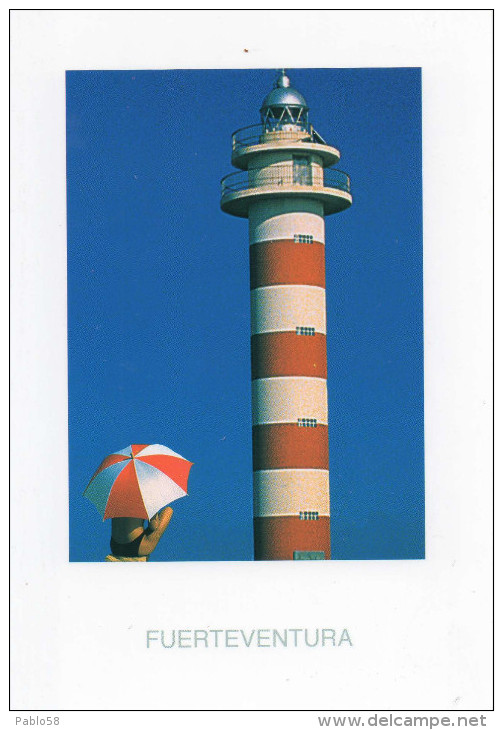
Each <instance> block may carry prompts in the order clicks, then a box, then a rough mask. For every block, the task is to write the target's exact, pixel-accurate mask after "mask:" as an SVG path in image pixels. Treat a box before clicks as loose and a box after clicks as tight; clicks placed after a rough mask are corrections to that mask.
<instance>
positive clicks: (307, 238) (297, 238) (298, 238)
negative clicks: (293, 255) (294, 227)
mask: <svg viewBox="0 0 503 730" xmlns="http://www.w3.org/2000/svg"><path fill="white" fill-rule="evenodd" d="M293 240H294V243H313V236H311V235H310V234H307V233H295V234H294V236H293Z"/></svg>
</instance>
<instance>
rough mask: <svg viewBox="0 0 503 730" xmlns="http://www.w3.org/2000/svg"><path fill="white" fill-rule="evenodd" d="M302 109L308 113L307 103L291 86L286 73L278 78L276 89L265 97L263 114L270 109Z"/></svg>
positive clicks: (282, 73)
mask: <svg viewBox="0 0 503 730" xmlns="http://www.w3.org/2000/svg"><path fill="white" fill-rule="evenodd" d="M287 106H291V107H297V108H299V107H302V108H304V109H305V110H306V111H307V109H308V106H307V102H306V100H305V99H304V97H303V96H302V94H301V93H300V91H297V89H294V88H293V86H290V79H289V78H288V76H287V75H286V73H285V72H284V71H282V72H281V74H280V75H279V76H278V78H277V80H276V83H275V85H274V89H273V90H272V91H270V92H269V93H268V94H267V96H266V97H265V99H264V101H263V103H262V108H261V109H260V111H261V112H265V111H266V110H267V109H268V108H270V107H287Z"/></svg>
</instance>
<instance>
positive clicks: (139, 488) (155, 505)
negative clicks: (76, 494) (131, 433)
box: [84, 444, 192, 520]
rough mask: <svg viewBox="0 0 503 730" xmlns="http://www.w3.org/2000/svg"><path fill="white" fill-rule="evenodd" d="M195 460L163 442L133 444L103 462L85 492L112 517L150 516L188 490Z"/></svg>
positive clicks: (103, 515) (96, 505)
mask: <svg viewBox="0 0 503 730" xmlns="http://www.w3.org/2000/svg"><path fill="white" fill-rule="evenodd" d="M191 466H192V462H190V461H187V459H184V458H183V456H180V454H177V453H176V452H175V451H172V450H171V449H168V447H167V446H162V445H161V444H150V445H148V444H133V445H132V446H128V447H127V448H125V449H122V450H121V451H114V453H113V454H110V455H109V456H107V457H106V458H105V459H104V460H103V461H102V462H101V464H100V466H99V467H98V469H97V470H96V472H95V473H94V474H93V477H92V479H91V481H90V482H89V484H88V485H87V488H86V491H85V492H84V496H85V497H87V498H88V499H90V500H91V502H92V503H93V504H94V505H95V507H96V508H97V509H98V512H99V513H100V514H101V516H102V517H103V519H104V520H107V519H108V518H109V517H142V518H143V519H148V520H150V519H151V518H152V517H153V515H155V514H156V512H158V511H159V510H160V509H161V508H162V507H165V506H166V505H167V504H169V503H170V502H174V500H175V499H179V498H180V497H185V496H186V494H187V480H188V478H189V471H190V468H191Z"/></svg>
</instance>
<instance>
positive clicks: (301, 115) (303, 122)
mask: <svg viewBox="0 0 503 730" xmlns="http://www.w3.org/2000/svg"><path fill="white" fill-rule="evenodd" d="M307 112H308V106H307V103H306V100H305V99H304V97H303V96H302V94H301V93H300V92H299V91H297V89H294V88H293V87H292V86H290V79H289V78H288V76H287V75H286V73H285V70H284V69H282V70H281V73H280V75H279V76H278V78H277V79H276V83H275V84H274V88H273V90H272V91H270V92H269V93H268V94H267V96H266V97H265V99H264V101H263V103H262V107H261V108H260V115H261V117H262V125H263V127H264V130H265V131H266V132H272V131H279V130H283V131H302V130H306V129H307Z"/></svg>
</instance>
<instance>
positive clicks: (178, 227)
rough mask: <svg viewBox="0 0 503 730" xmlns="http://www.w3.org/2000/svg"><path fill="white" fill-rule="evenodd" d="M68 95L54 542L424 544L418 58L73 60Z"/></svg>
mask: <svg viewBox="0 0 503 730" xmlns="http://www.w3.org/2000/svg"><path fill="white" fill-rule="evenodd" d="M66 114H67V205H68V208H67V220H68V356H69V362H68V373H69V470H70V482H69V483H70V494H69V505H70V514H69V527H70V530H69V534H70V546H69V548H70V550H69V554H70V560H71V561H80V562H98V561H108V562H122V561H142V562H146V561H147V560H152V561H159V562H161V561H248V560H320V559H321V560H328V559H331V560H397V559H398V560H404V559H411V560H417V559H422V558H424V557H425V529H424V510H425V505H424V437H423V431H424V418H423V292H422V164H421V70H420V69H418V68H358V69H356V68H346V69H335V68H322V69H319V68H318V69H308V68H302V69H301V68H297V69H284V68H283V69H260V70H252V69H245V70H167V71H149V70H141V71H139V70H136V71H135V70H133V71H126V70H124V71H102V70H95V71H68V72H67V74H66ZM236 130H237V131H236ZM340 161H341V162H340ZM245 219H247V220H245Z"/></svg>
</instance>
